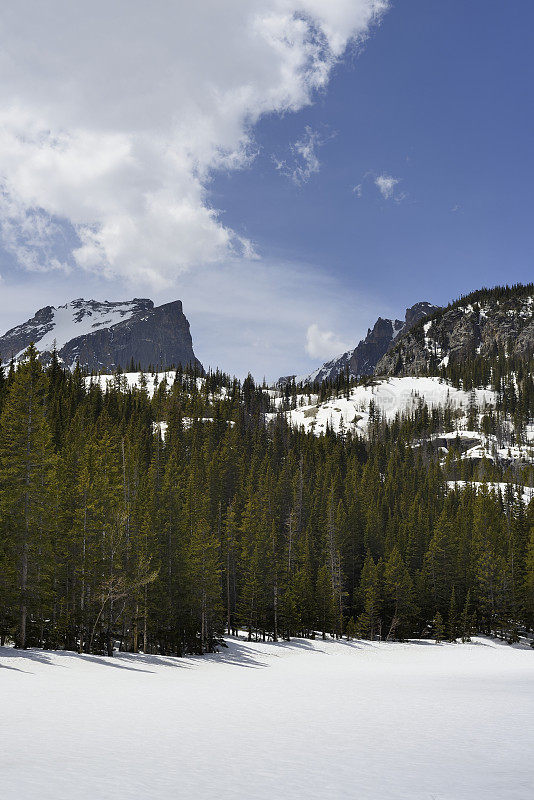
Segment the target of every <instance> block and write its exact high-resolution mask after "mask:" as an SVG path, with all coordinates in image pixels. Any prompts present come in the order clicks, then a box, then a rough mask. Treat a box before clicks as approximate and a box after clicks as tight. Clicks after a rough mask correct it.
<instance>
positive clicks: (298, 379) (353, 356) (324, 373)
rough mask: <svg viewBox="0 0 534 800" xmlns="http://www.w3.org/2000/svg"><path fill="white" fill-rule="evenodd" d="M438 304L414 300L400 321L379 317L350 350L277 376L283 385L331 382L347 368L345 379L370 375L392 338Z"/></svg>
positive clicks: (396, 338)
mask: <svg viewBox="0 0 534 800" xmlns="http://www.w3.org/2000/svg"><path fill="white" fill-rule="evenodd" d="M438 310H439V306H435V305H432V303H428V302H426V301H422V302H419V303H416V304H415V305H413V306H411V307H410V308H407V309H406V314H405V316H404V320H400V319H383V318H382V317H379V318H378V319H377V321H376V322H375V324H374V326H373V328H372V329H371V328H369V330H368V331H367V336H366V337H365V339H362V340H361V342H359V344H357V345H356V347H355V348H354V349H352V350H347V351H346V352H345V353H342V354H341V355H340V356H336V358H333V359H332V360H331V361H327V362H325V363H324V364H323V365H322V366H321V367H319V368H318V369H316V370H314V371H313V372H311V373H310V374H309V375H288V376H285V377H282V378H279V379H278V384H279V385H281V386H283V385H285V384H286V383H288V382H290V381H292V380H294V381H295V383H296V384H300V383H302V384H312V383H322V381H333V380H335V379H336V378H337V377H338V376H339V375H344V374H345V373H346V372H347V371H348V375H349V378H360V377H362V376H364V375H373V374H374V372H375V369H376V365H377V364H378V362H379V361H380V360H381V358H382V357H383V356H384V355H385V354H386V353H387V352H388V351H389V350H391V348H392V347H393V346H394V344H395V343H396V341H397V340H398V339H399V338H400V337H402V336H403V335H404V334H405V333H407V332H408V331H409V330H410V329H411V328H412V327H413V326H414V325H415V324H416V323H417V322H419V320H421V319H423V318H425V317H428V316H429V315H431V314H434V313H435V312H436V311H438Z"/></svg>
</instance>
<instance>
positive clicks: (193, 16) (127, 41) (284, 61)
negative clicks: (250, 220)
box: [0, 0, 388, 286]
mask: <svg viewBox="0 0 534 800" xmlns="http://www.w3.org/2000/svg"><path fill="white" fill-rule="evenodd" d="M387 6H388V0H337V1H336V2H331V0H230V2H227V3H221V2H220V0H201V2H198V3H188V2H185V0H181V1H180V2H176V0H155V2H153V3H146V2H144V0H117V1H116V2H114V3H112V4H110V3H109V2H107V0H94V2H92V3H91V4H90V5H87V4H79V3H64V2H63V0H49V1H48V2H47V3H42V2H40V0H5V2H4V3H3V4H2V9H1V11H0V71H1V74H2V81H1V83H0V109H1V111H0V130H1V134H0V175H1V176H2V178H1V185H0V216H1V226H2V235H3V238H4V241H5V245H6V247H7V248H8V249H9V250H10V251H11V252H12V253H14V254H15V256H16V258H17V259H18V261H19V263H20V264H21V265H22V266H23V267H25V268H27V269H31V270H42V269H68V268H70V267H81V268H83V269H84V270H87V271H92V272H97V273H100V274H103V275H107V276H129V277H134V278H135V279H137V280H144V281H147V282H151V283H152V284H153V285H156V286H158V285H160V286H162V285H165V284H166V283H170V282H172V281H173V280H174V279H175V277H176V275H177V274H180V273H182V272H183V271H185V270H187V269H188V268H190V267H193V266H195V265H197V264H206V263H213V262H218V261H220V260H221V259H224V258H228V257H229V256H232V255H236V254H243V253H245V255H250V252H251V249H250V248H251V247H252V245H251V244H250V243H249V242H247V241H246V240H244V239H243V238H242V237H239V236H238V235H237V234H236V232H234V231H232V230H230V229H229V228H228V227H226V226H225V225H224V224H223V223H222V221H221V219H220V217H219V215H218V212H217V210H215V209H214V208H212V206H211V205H210V198H209V178H210V174H211V173H212V172H213V170H215V169H227V170H233V169H239V168H242V167H244V166H246V165H247V164H249V163H250V161H251V159H253V158H254V145H253V139H252V128H253V126H254V124H255V123H256V122H257V120H258V119H259V118H260V117H261V116H262V115H264V114H270V113H285V112H288V111H296V110H298V109H301V108H303V107H304V106H306V105H307V104H309V103H310V102H312V100H313V97H314V93H315V92H316V91H317V90H320V89H322V88H324V87H325V86H326V85H327V83H328V80H329V77H330V74H331V71H332V69H333V67H334V66H335V64H336V62H337V60H338V59H339V58H340V57H341V56H342V55H343V53H344V51H345V49H346V48H347V46H348V45H349V44H350V43H351V42H361V41H362V40H363V39H364V38H365V36H366V35H367V34H368V32H369V29H370V26H371V25H372V24H373V23H374V22H376V21H377V20H378V18H379V16H380V15H381V13H383V12H384V11H385V10H386V8H387ZM312 139H313V137H312ZM298 146H300V151H298V150H297V151H296V152H298V153H299V155H300V157H301V160H302V175H301V177H302V179H305V176H306V175H311V174H312V173H313V172H314V171H316V169H317V168H318V164H317V162H316V161H315V160H314V159H316V154H315V148H316V146H317V142H315V144H314V142H313V141H312V140H309V141H308V142H307V143H306V141H305V140H303V141H302V142H301V143H300V145H299V143H297V144H296V145H295V147H296V148H297V147H298ZM60 240H61V241H60ZM73 242H76V245H75V246H74V248H72V243H73ZM58 252H59V253H60V255H59V257H58Z"/></svg>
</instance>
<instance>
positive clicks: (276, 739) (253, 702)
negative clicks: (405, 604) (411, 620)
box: [0, 639, 534, 800]
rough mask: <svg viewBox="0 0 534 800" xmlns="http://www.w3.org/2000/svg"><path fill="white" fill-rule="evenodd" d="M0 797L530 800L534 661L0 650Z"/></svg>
mask: <svg viewBox="0 0 534 800" xmlns="http://www.w3.org/2000/svg"><path fill="white" fill-rule="evenodd" d="M0 704H1V705H0V715H1V716H0V795H1V796H2V798H3V800H33V799H34V798H35V799H37V798H39V800H63V799H64V800H67V799H68V800H71V798H74V797H76V798H82V800H89V799H90V800H107V799H108V798H114V799H115V798H122V799H123V800H130V799H132V800H133V798H135V799H136V800H137V798H158V800H166V798H188V800H189V799H191V800H204V799H205V798H206V799H207V798H217V800H230V798H231V799H232V800H260V799H261V800H267V798H268V799H269V800H275V799H276V800H277V799H278V798H281V799H282V800H292V799H296V798H298V799H299V800H301V799H302V800H304V799H306V800H313V799H314V798H328V800H340V798H354V800H401V798H402V799H403V800H423V799H424V800H472V799H473V798H481V800H505V799H506V800H530V798H531V797H532V787H533V782H534V759H533V758H532V747H533V744H534V653H533V652H532V650H530V649H514V648H511V647H509V646H507V645H503V644H500V643H496V642H493V641H490V640H484V639H477V640H475V641H474V642H473V643H472V644H465V645H461V644H452V645H451V644H442V645H436V644H434V643H432V642H417V643H410V644H393V643H392V644H385V643H380V644H378V643H369V642H360V641H358V642H351V643H348V642H335V641H327V642H322V641H315V642H311V641H304V640H295V641H293V642H291V643H281V644H272V643H271V644H261V643H247V642H245V641H241V640H239V641H237V640H230V641H229V647H228V649H227V650H224V651H223V652H222V653H220V654H218V655H213V656H210V657H206V658H204V659H201V658H187V659H182V660H179V659H173V658H165V657H157V656H143V655H135V656H134V655H126V654H118V655H117V656H116V657H115V658H113V659H106V658H101V657H93V656H77V655H75V654H72V653H71V654H69V653H45V652H38V651H28V652H17V651H15V650H11V649H8V648H2V649H0Z"/></svg>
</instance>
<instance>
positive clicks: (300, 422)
mask: <svg viewBox="0 0 534 800" xmlns="http://www.w3.org/2000/svg"><path fill="white" fill-rule="evenodd" d="M306 397H307V396H306V395H301V398H302V399H303V400H304V398H306ZM309 397H310V401H311V402H310V403H308V404H305V405H299V406H298V407H297V408H296V409H294V410H291V411H287V412H285V413H286V415H287V418H288V420H289V422H290V423H291V424H292V425H294V426H295V427H302V428H304V430H306V431H312V432H313V433H315V434H318V435H319V434H321V433H324V432H325V431H326V429H327V427H330V428H331V429H332V430H334V431H335V432H336V433H339V431H340V430H342V429H344V430H345V431H347V430H353V431H356V432H358V433H360V434H363V435H365V434H366V432H367V428H368V425H369V416H370V410H372V408H373V406H374V409H375V410H376V411H377V412H380V413H381V414H382V415H383V416H384V417H385V418H386V420H388V421H391V420H393V419H394V418H395V416H396V415H397V414H405V413H409V412H410V411H412V410H415V409H416V408H417V407H418V406H419V405H420V404H421V403H426V405H427V406H428V407H429V408H433V407H436V406H446V405H447V404H448V405H449V406H450V407H451V408H452V409H453V410H463V411H467V408H468V405H469V399H470V398H469V394H468V393H467V392H464V391H462V390H461V389H456V388H454V386H451V385H450V384H449V383H446V382H445V381H443V380H441V379H440V378H433V377H429V378H390V379H389V380H384V381H378V382H376V383H373V384H372V385H367V386H356V387H354V388H352V389H351V390H350V392H349V397H348V398H347V397H337V398H332V399H330V400H327V401H325V402H323V403H317V399H316V398H317V396H316V395H315V396H314V395H310V396H309ZM474 397H475V400H476V403H477V406H478V407H479V408H481V409H482V408H483V407H484V406H485V405H494V404H495V394H494V392H492V391H491V390H489V389H476V390H475V394H474ZM278 402H279V404H280V405H281V406H282V404H283V398H282V397H281V398H279V401H278Z"/></svg>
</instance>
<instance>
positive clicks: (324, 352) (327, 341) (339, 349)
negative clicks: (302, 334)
mask: <svg viewBox="0 0 534 800" xmlns="http://www.w3.org/2000/svg"><path fill="white" fill-rule="evenodd" d="M349 348H350V344H348V343H347V342H343V341H342V340H341V339H340V338H339V337H338V336H337V335H336V334H335V333H334V332H333V331H325V330H322V329H321V328H320V327H319V325H317V323H315V322H314V323H313V324H312V325H310V326H309V327H308V330H307V331H306V352H307V353H308V355H309V356H311V357H312V358H320V359H323V361H328V360H329V359H331V358H334V357H335V356H338V355H339V354H340V353H344V352H345V351H346V350H348V349H349Z"/></svg>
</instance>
